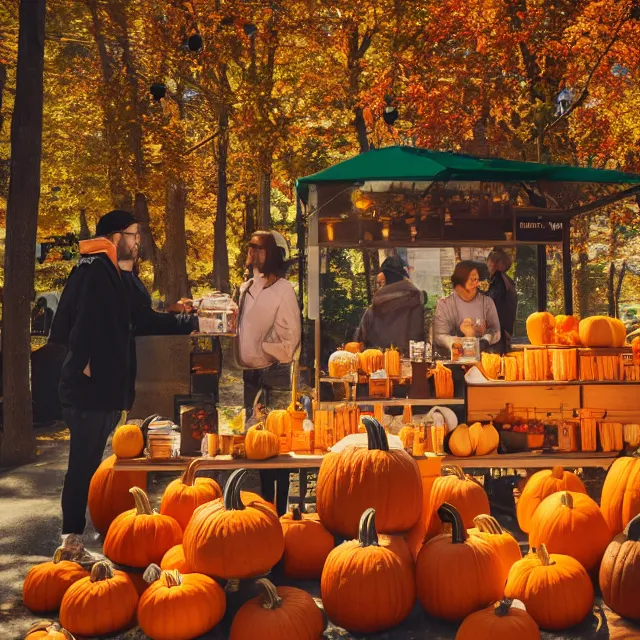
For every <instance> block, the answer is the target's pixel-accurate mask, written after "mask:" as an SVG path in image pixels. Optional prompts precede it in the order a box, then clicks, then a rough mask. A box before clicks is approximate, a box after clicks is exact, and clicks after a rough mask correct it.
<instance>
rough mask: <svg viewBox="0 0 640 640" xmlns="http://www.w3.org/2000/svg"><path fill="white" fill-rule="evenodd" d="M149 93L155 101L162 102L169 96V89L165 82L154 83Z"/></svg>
mask: <svg viewBox="0 0 640 640" xmlns="http://www.w3.org/2000/svg"><path fill="white" fill-rule="evenodd" d="M149 91H150V92H151V95H152V96H153V99H154V100H162V98H164V97H165V96H166V95H167V87H166V85H165V84H164V83H163V82H154V83H153V84H152V85H151V86H150V87H149Z"/></svg>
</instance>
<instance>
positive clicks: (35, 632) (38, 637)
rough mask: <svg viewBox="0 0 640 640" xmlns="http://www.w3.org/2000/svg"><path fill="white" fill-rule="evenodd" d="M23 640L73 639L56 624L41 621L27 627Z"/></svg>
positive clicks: (73, 639)
mask: <svg viewBox="0 0 640 640" xmlns="http://www.w3.org/2000/svg"><path fill="white" fill-rule="evenodd" d="M24 640H75V638H74V637H73V636H72V635H71V634H70V633H69V632H68V631H67V630H66V629H63V628H62V627H61V626H60V625H59V624H58V623H57V622H51V621H50V620H41V621H40V622H35V623H34V624H32V625H31V627H29V631H27V635H26V636H25V637H24Z"/></svg>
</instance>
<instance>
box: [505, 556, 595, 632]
mask: <svg viewBox="0 0 640 640" xmlns="http://www.w3.org/2000/svg"><path fill="white" fill-rule="evenodd" d="M504 595H505V597H507V598H511V599H515V600H521V601H522V602H524V605H525V607H526V608H527V611H528V613H529V615H530V616H531V617H532V618H533V619H534V620H535V621H536V622H537V623H538V625H539V626H540V627H542V628H543V629H549V630H550V631H561V630H562V629H568V628H569V627H573V626H574V625H576V624H578V623H579V622H582V620H584V618H585V616H586V615H587V614H588V613H589V612H590V611H591V609H592V607H593V595H594V594H593V585H592V584H591V579H590V578H589V575H588V574H587V572H586V570H585V568H584V567H583V566H582V565H581V564H580V563H579V562H578V561H577V560H576V559H575V558H571V557H570V556H563V555H560V554H552V555H549V553H548V552H547V549H546V547H545V545H544V544H542V545H540V546H539V547H538V548H537V549H536V551H535V552H533V553H529V554H528V555H526V556H525V557H524V558H522V560H519V561H518V562H516V563H515V564H514V565H513V567H511V571H510V572H509V578H508V580H507V585H506V587H505V590H504Z"/></svg>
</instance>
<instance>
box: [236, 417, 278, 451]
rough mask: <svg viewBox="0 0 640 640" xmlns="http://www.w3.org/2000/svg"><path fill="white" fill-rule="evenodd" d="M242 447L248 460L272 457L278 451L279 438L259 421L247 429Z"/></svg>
mask: <svg viewBox="0 0 640 640" xmlns="http://www.w3.org/2000/svg"><path fill="white" fill-rule="evenodd" d="M244 449H245V451H246V453H247V458H249V460H266V459H267V458H273V457H274V456H277V455H278V454H279V453H280V438H278V436H277V435H276V434H275V433H272V432H271V431H268V430H267V429H265V427H264V424H263V423H262V422H259V423H258V424H256V425H254V426H253V427H250V428H249V430H248V431H247V437H246V438H245V441H244Z"/></svg>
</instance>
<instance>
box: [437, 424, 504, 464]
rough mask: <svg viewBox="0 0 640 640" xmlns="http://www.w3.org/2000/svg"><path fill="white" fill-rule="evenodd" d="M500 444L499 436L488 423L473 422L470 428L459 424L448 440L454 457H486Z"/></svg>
mask: <svg viewBox="0 0 640 640" xmlns="http://www.w3.org/2000/svg"><path fill="white" fill-rule="evenodd" d="M499 444H500V434H499V433H498V431H497V429H496V428H495V427H494V426H493V423H491V422H489V423H487V424H486V425H483V424H481V423H480V422H474V423H473V424H472V425H471V426H470V427H468V426H467V425H466V424H459V425H458V426H457V427H456V428H455V429H454V430H453V431H452V432H451V436H450V438H449V449H450V450H451V453H453V455H454V456H458V457H459V458H465V457H469V456H473V455H476V456H486V455H487V454H489V453H493V452H494V451H496V449H497V448H498V445H499Z"/></svg>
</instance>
